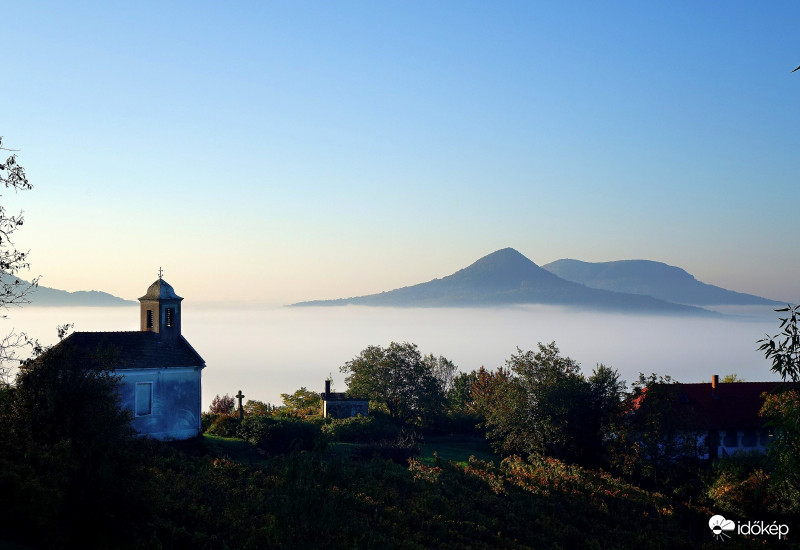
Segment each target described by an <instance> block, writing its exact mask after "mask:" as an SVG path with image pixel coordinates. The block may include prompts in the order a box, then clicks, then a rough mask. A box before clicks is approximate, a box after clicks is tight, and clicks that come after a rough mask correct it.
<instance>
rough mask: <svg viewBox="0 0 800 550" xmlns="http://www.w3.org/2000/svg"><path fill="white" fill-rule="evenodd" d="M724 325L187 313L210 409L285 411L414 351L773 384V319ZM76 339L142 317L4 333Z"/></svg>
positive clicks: (53, 315)
mask: <svg viewBox="0 0 800 550" xmlns="http://www.w3.org/2000/svg"><path fill="white" fill-rule="evenodd" d="M726 313H729V315H727V316H724V317H723V316H720V317H719V318H714V319H708V318H702V319H700V318H691V317H676V316H668V317H659V316H650V315H647V316H638V315H624V314H608V313H597V312H583V311H579V310H572V309H565V308H557V307H547V306H526V307H511V308H492V309H462V308H458V309H391V308H369V307H358V306H348V307H340V308H335V307H333V308H332V307H321V308H315V307H312V308H272V309H236V310H233V309H218V308H217V309H215V308H198V307H191V306H188V307H187V306H184V308H183V318H182V323H183V327H182V330H183V335H184V336H185V337H186V338H187V339H188V341H189V342H190V343H191V344H192V346H194V348H195V349H196V350H197V351H198V352H199V353H200V355H202V356H203V358H204V359H205V360H206V364H207V368H206V369H205V370H204V372H203V406H204V408H207V407H208V404H209V403H210V402H211V399H212V398H213V397H214V395H216V394H224V393H229V394H231V395H233V394H235V393H236V392H237V391H238V390H242V391H243V392H244V394H245V396H246V399H257V400H261V401H269V402H272V403H279V402H280V394H281V393H291V392H293V391H294V390H296V389H298V388H299V387H301V386H306V387H307V388H309V389H312V390H320V389H322V387H323V382H324V379H325V378H326V377H327V376H328V375H329V374H333V378H334V386H335V389H336V390H337V391H342V390H344V389H345V385H344V381H343V378H342V375H341V374H340V373H339V367H340V366H341V365H342V364H343V363H345V362H346V361H348V360H349V359H352V358H353V357H354V356H355V355H357V354H358V353H359V352H360V351H361V350H362V349H364V348H365V347H366V346H368V345H373V344H376V345H384V346H385V345H387V344H388V343H389V342H391V341H392V340H395V341H408V342H414V343H416V344H418V345H419V348H420V351H421V352H422V353H424V354H428V353H433V354H435V355H444V356H445V357H447V358H448V359H450V360H452V361H453V362H455V364H456V365H458V366H459V368H460V369H461V370H462V371H469V370H472V369H476V368H478V367H480V366H485V367H487V368H492V369H493V368H496V367H498V366H500V365H502V364H503V363H504V361H505V360H506V359H507V358H508V357H509V356H510V355H511V354H512V353H514V352H515V351H516V348H517V347H520V348H522V349H523V350H525V349H534V348H535V347H536V344H537V342H550V341H553V340H554V341H555V342H556V344H557V345H558V347H559V348H560V349H561V352H562V354H564V355H568V356H570V357H572V358H573V359H575V360H577V361H578V362H579V363H581V365H582V367H583V369H584V372H585V373H587V374H588V373H590V372H591V370H592V368H594V367H595V365H596V364H597V363H604V364H606V365H609V366H612V367H614V368H616V369H617V370H619V371H620V373H621V374H622V377H623V378H624V379H625V380H627V381H628V382H629V383H630V382H632V381H633V380H635V379H636V378H637V376H638V373H639V372H644V373H650V372H656V373H659V374H669V375H670V376H672V377H673V378H675V379H677V380H679V381H683V382H700V381H703V380H710V379H711V375H712V374H720V375H725V374H730V373H736V374H738V375H740V376H741V377H743V378H744V379H745V380H748V381H756V380H774V379H776V376H775V375H774V374H773V373H771V372H770V370H769V363H768V362H767V361H765V360H764V358H763V356H762V355H761V354H760V353H759V352H758V351H756V348H757V344H756V340H758V339H759V338H761V337H763V336H764V334H765V333H769V334H774V333H775V332H777V329H778V321H777V314H776V313H774V312H773V311H772V310H771V309H769V308H736V309H735V310H728V311H727V312H726ZM63 323H74V324H75V329H74V330H76V331H77V330H83V331H93V330H105V331H113V330H138V328H139V326H138V323H139V311H138V308H137V307H133V308H128V307H117V308H71V309H61V308H38V309H37V308H28V309H24V310H13V311H11V312H10V318H9V319H8V320H6V321H5V322H4V325H5V326H6V332H7V331H9V330H11V328H16V329H17V330H25V331H27V332H28V333H29V334H30V335H32V336H33V337H35V338H38V339H39V340H40V341H41V342H42V343H47V344H51V343H54V342H55V340H56V330H55V328H56V325H58V324H63Z"/></svg>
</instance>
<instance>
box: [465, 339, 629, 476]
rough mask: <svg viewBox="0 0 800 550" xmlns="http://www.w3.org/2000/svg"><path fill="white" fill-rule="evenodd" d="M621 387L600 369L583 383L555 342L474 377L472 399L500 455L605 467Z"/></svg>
mask: <svg viewBox="0 0 800 550" xmlns="http://www.w3.org/2000/svg"><path fill="white" fill-rule="evenodd" d="M623 392H624V383H623V382H621V381H620V379H619V374H618V373H617V372H616V371H614V370H612V369H609V368H608V367H605V366H604V365H598V367H597V368H596V369H595V371H594V372H593V373H592V375H591V376H590V377H589V378H588V379H587V378H585V377H584V376H583V375H582V374H581V372H580V366H579V365H578V364H577V363H576V362H575V361H574V360H572V359H570V358H569V357H562V356H561V355H560V353H559V350H558V347H556V345H555V342H552V343H550V344H547V345H544V344H541V343H540V344H539V347H538V350H537V351H536V352H534V351H522V350H519V349H518V350H517V353H516V354H513V355H512V356H511V358H510V359H508V361H506V367H505V368H502V367H501V368H499V369H498V370H497V371H495V372H488V371H486V370H485V369H481V371H479V372H478V374H477V380H476V382H475V384H474V386H473V388H472V398H473V399H474V402H475V404H476V407H477V409H478V411H480V412H481V413H482V414H483V416H484V418H485V425H486V428H487V436H488V437H489V439H490V440H491V441H492V442H493V444H494V445H495V447H496V449H497V450H498V452H501V453H504V454H512V453H520V454H525V455H528V454H543V455H547V456H553V457H557V458H561V459H564V460H567V461H570V462H578V463H581V464H586V465H592V466H596V465H600V464H602V463H603V459H604V451H605V446H606V443H607V441H608V439H609V438H610V432H611V429H612V424H613V423H614V422H615V421H616V419H617V417H618V415H619V414H620V413H621V410H622V408H621V404H622V397H623Z"/></svg>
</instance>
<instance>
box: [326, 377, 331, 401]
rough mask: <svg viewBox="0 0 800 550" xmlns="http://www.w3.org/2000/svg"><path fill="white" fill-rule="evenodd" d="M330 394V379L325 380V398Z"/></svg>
mask: <svg viewBox="0 0 800 550" xmlns="http://www.w3.org/2000/svg"><path fill="white" fill-rule="evenodd" d="M330 396H331V381H330V380H325V398H328V397H330Z"/></svg>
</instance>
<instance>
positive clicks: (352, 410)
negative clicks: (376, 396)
mask: <svg viewBox="0 0 800 550" xmlns="http://www.w3.org/2000/svg"><path fill="white" fill-rule="evenodd" d="M320 397H321V398H322V417H323V418H328V417H330V418H350V417H353V416H359V415H361V416H367V415H369V399H360V398H354V397H348V396H347V394H346V393H334V392H332V391H331V381H330V380H325V391H324V392H323V393H321V394H320Z"/></svg>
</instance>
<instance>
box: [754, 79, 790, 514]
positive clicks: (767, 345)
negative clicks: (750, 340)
mask: <svg viewBox="0 0 800 550" xmlns="http://www.w3.org/2000/svg"><path fill="white" fill-rule="evenodd" d="M795 70H796V69H795ZM775 311H777V312H779V313H786V316H785V317H779V319H780V322H781V323H780V326H779V328H780V329H781V331H780V332H779V333H778V334H776V335H774V336H772V337H771V338H770V337H769V336H766V338H762V339H761V340H758V343H761V345H760V346H759V348H758V349H760V350H761V351H763V352H764V357H765V358H766V359H771V360H772V371H773V372H776V373H778V374H780V375H781V378H783V380H784V381H786V379H787V378H788V379H790V380H791V381H792V382H793V387H792V388H790V389H786V390H784V391H782V392H779V393H776V394H773V395H767V396H766V398H765V400H764V405H763V407H762V408H761V416H763V417H764V418H765V419H766V420H767V425H768V426H769V427H771V428H772V429H773V432H774V434H773V437H772V441H771V442H770V445H769V448H768V450H767V453H768V455H769V457H770V460H771V461H772V464H773V467H774V469H775V475H774V481H775V483H773V487H774V488H775V489H776V492H777V493H778V494H780V495H782V496H783V497H784V498H785V499H786V500H788V501H789V506H790V507H791V508H792V509H793V511H795V512H796V511H798V510H800V475H799V474H798V472H800V389H799V388H800V326H799V325H800V305H796V306H792V305H791V304H789V305H787V306H786V307H784V308H780V309H776V310H775Z"/></svg>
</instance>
